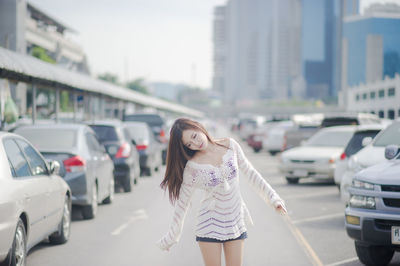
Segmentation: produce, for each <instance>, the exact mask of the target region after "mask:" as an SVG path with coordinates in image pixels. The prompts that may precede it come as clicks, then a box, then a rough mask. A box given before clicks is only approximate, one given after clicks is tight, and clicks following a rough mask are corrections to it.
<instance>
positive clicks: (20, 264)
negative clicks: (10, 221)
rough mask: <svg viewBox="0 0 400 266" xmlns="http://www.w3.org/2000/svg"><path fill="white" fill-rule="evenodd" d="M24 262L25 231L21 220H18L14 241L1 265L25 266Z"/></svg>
mask: <svg viewBox="0 0 400 266" xmlns="http://www.w3.org/2000/svg"><path fill="white" fill-rule="evenodd" d="M25 261H26V231H25V225H24V223H23V222H22V220H21V219H18V223H17V228H16V229H15V235H14V240H13V243H12V247H11V250H10V253H8V256H7V258H6V260H5V261H4V262H2V263H1V265H7V266H25V264H26V263H25Z"/></svg>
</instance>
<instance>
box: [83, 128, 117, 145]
mask: <svg viewBox="0 0 400 266" xmlns="http://www.w3.org/2000/svg"><path fill="white" fill-rule="evenodd" d="M90 127H91V128H92V129H93V130H94V132H96V135H97V138H98V139H99V141H100V142H105V141H118V140H119V138H118V134H117V131H116V129H115V127H111V126H99V125H90Z"/></svg>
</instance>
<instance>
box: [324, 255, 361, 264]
mask: <svg viewBox="0 0 400 266" xmlns="http://www.w3.org/2000/svg"><path fill="white" fill-rule="evenodd" d="M357 260H358V257H354V258H351V259H347V260H341V261H338V262H334V263H331V264H327V265H325V266H339V265H342V264H345V263H348V262H353V261H357Z"/></svg>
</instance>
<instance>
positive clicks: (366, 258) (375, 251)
mask: <svg viewBox="0 0 400 266" xmlns="http://www.w3.org/2000/svg"><path fill="white" fill-rule="evenodd" d="M354 245H355V248H356V253H357V256H358V259H359V260H360V261H361V262H362V263H364V264H365V265H376V266H384V265H388V264H389V262H390V261H391V260H392V257H393V254H394V250H393V249H391V248H389V247H385V246H369V245H365V244H363V243H360V242H358V241H355V242H354Z"/></svg>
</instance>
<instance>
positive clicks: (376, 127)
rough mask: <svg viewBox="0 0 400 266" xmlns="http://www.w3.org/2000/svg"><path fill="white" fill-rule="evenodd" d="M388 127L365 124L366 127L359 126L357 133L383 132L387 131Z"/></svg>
mask: <svg viewBox="0 0 400 266" xmlns="http://www.w3.org/2000/svg"><path fill="white" fill-rule="evenodd" d="M387 126H388V125H387V124H365V125H358V126H357V129H356V131H357V132H361V131H368V130H382V129H385V128H386V127H387Z"/></svg>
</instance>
